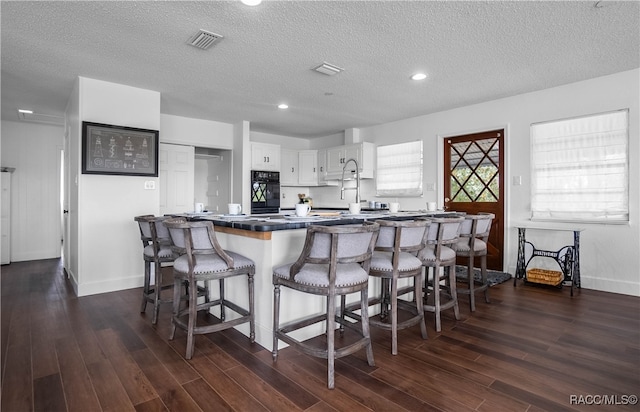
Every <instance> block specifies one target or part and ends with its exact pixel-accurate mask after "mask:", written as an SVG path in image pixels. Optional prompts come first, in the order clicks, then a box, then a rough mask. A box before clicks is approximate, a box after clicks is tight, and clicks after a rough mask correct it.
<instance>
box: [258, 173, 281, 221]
mask: <svg viewBox="0 0 640 412" xmlns="http://www.w3.org/2000/svg"><path fill="white" fill-rule="evenodd" d="M258 213H280V172H266V171H264V172H263V171H258V170H252V171H251V214H252V215H253V214H258Z"/></svg>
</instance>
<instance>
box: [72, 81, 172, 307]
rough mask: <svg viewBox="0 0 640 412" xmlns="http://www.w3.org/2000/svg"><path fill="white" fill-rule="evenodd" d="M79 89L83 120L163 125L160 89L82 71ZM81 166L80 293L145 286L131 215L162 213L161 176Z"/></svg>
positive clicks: (135, 225)
mask: <svg viewBox="0 0 640 412" xmlns="http://www.w3.org/2000/svg"><path fill="white" fill-rule="evenodd" d="M78 90H79V118H80V119H82V120H83V121H89V122H96V123H105V124H110V125H118V126H127V127H137V128H142V129H151V130H159V129H160V93H159V92H155V91H151V90H144V89H139V88H135V87H129V86H124V85H120V84H115V83H109V82H104V81H99V80H94V79H87V78H82V77H81V78H80V79H79V89H78ZM78 133H79V134H81V132H79V131H78ZM161 134H162V132H161ZM74 136H76V139H77V136H78V135H76V134H74ZM72 144H74V145H79V144H80V142H79V141H72ZM79 160H80V159H79V158H78V159H76V161H78V162H79ZM80 171H81V169H79V168H78V169H75V171H74V172H76V173H78V186H77V191H78V207H77V211H78V212H77V213H78V233H77V237H78V256H79V264H78V269H77V271H78V273H77V289H78V296H84V295H91V294H94V293H102V292H108V291H113V290H120V289H127V288H132V287H137V286H141V285H142V283H143V262H142V257H141V251H142V245H141V243H140V232H139V229H138V226H137V224H136V223H135V222H134V220H133V218H134V216H137V215H142V214H158V211H159V201H160V197H159V190H158V188H159V183H158V178H157V177H148V176H145V177H143V176H114V175H89V174H81V173H80ZM147 180H153V181H155V187H156V189H155V190H145V189H144V182H145V181H147Z"/></svg>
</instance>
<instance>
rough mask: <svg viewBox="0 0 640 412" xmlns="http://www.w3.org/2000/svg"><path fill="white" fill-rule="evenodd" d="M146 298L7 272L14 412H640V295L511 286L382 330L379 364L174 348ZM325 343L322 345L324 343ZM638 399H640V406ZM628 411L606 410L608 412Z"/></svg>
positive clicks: (6, 339) (238, 345) (5, 399)
mask: <svg viewBox="0 0 640 412" xmlns="http://www.w3.org/2000/svg"><path fill="white" fill-rule="evenodd" d="M140 298H141V289H132V290H126V291H120V292H114V293H106V294H101V295H94V296H87V297H82V298H77V297H75V295H74V293H73V289H72V288H71V286H70V283H69V281H68V280H67V279H66V278H65V276H64V275H63V273H62V267H61V264H60V261H59V260H58V259H52V260H41V261H33V262H17V263H12V264H10V265H5V266H2V319H1V321H2V348H1V349H2V404H1V406H2V411H3V412H12V411H66V410H68V411H83V412H84V411H127V410H131V411H132V410H137V411H161V410H172V411H198V410H204V411H251V412H253V411H266V410H273V411H314V412H318V411H360V410H365V411H366V410H376V411H404V410H409V411H432V410H434V411H435V410H447V411H471V410H476V411H543V410H545V411H565V410H582V411H596V410H597V411H602V410H639V407H638V405H637V404H635V405H631V404H630V403H631V402H633V399H634V398H633V397H632V396H637V395H640V298H636V297H630V296H624V295H616V294H610V293H604V292H596V291H590V290H581V291H580V292H578V293H577V294H576V296H575V297H573V298H571V297H570V296H569V291H568V290H558V289H552V288H540V287H535V286H525V285H522V284H521V283H520V282H519V283H518V286H517V287H515V288H514V287H513V284H512V283H511V282H507V283H503V284H501V285H498V286H495V287H493V288H491V299H492V303H491V304H487V303H485V302H484V300H483V299H478V303H477V306H478V307H477V311H476V312H475V313H473V314H472V315H471V314H470V313H469V309H468V300H467V299H468V297H462V298H461V312H462V320H460V321H457V322H456V321H455V320H454V319H453V317H452V315H451V314H449V313H446V314H445V315H444V318H443V331H442V333H440V334H437V333H435V331H434V325H433V316H432V315H428V319H427V328H428V331H429V339H428V340H426V341H425V340H422V339H421V338H420V330H419V328H417V327H416V328H412V329H409V330H405V331H402V332H401V333H400V334H399V352H400V353H399V355H398V356H391V354H390V343H391V338H390V335H389V333H388V332H384V331H381V330H376V329H373V330H372V333H373V337H374V355H375V361H376V366H375V367H369V366H368V365H367V363H366V357H365V354H364V352H362V353H357V354H355V355H352V356H349V357H346V358H342V359H341V360H339V361H338V362H337V366H336V389H335V390H329V389H327V387H326V361H324V360H322V359H316V358H310V357H308V356H305V355H302V354H300V353H298V352H296V351H295V350H293V349H291V348H287V349H284V350H281V351H280V356H279V359H278V362H277V363H273V361H272V359H271V353H270V348H268V349H265V348H262V347H260V346H259V345H257V344H253V345H252V344H250V343H249V339H248V338H246V337H245V336H244V335H242V334H240V333H239V332H237V331H235V330H231V331H225V332H221V333H217V334H212V335H208V336H199V337H198V338H197V340H196V354H195V355H194V358H193V359H192V360H190V361H187V360H185V359H184V353H185V344H186V338H185V335H184V333H182V332H177V336H176V339H175V340H174V341H168V339H167V336H168V334H169V311H170V308H169V307H168V306H165V307H162V308H161V311H160V314H161V316H160V319H159V321H158V325H157V327H153V326H152V325H151V321H150V319H151V307H150V306H149V307H148V308H147V313H146V314H140V313H139V305H140ZM318 339H322V338H321V337H319V338H318ZM635 399H637V398H635ZM611 402H613V403H618V405H603V403H611Z"/></svg>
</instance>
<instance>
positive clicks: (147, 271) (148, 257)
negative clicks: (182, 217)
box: [134, 215, 176, 325]
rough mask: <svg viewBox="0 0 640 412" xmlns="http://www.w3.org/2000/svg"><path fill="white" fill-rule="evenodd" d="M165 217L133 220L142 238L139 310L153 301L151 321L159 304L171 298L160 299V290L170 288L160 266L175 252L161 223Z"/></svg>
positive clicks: (154, 319) (148, 216)
mask: <svg viewBox="0 0 640 412" xmlns="http://www.w3.org/2000/svg"><path fill="white" fill-rule="evenodd" d="M165 219H166V218H164V217H156V216H153V215H143V216H136V217H135V218H134V220H135V221H136V222H138V226H139V227H140V239H141V240H142V247H143V252H142V257H143V259H144V286H143V289H142V305H141V306H140V312H144V311H145V310H146V309H147V303H148V302H151V303H153V318H152V321H151V322H152V323H153V324H154V325H155V324H156V323H157V322H158V312H159V311H160V304H162V303H169V302H171V299H170V298H168V299H162V291H163V290H165V289H168V288H171V285H163V281H162V267H163V264H164V265H165V266H167V265H168V264H169V263H173V261H174V259H175V257H176V256H175V254H174V253H173V251H172V249H171V239H170V238H169V231H168V230H167V228H166V227H165V226H164V225H163V224H162V222H163V221H164V220H165ZM151 263H153V264H154V282H153V285H151Z"/></svg>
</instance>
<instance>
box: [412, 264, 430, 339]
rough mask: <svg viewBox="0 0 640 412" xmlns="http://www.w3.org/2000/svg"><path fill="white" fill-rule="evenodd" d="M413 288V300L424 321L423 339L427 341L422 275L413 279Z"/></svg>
mask: <svg viewBox="0 0 640 412" xmlns="http://www.w3.org/2000/svg"><path fill="white" fill-rule="evenodd" d="M413 286H414V292H413V293H414V294H415V296H414V297H413V300H414V302H416V310H417V311H418V313H422V319H421V320H420V333H421V334H422V339H427V338H428V335H427V325H425V323H424V305H423V302H422V299H423V298H422V273H420V274H419V275H417V276H416V277H414V278H413Z"/></svg>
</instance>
